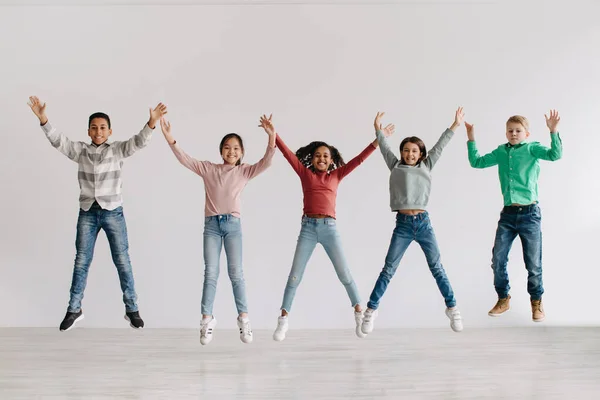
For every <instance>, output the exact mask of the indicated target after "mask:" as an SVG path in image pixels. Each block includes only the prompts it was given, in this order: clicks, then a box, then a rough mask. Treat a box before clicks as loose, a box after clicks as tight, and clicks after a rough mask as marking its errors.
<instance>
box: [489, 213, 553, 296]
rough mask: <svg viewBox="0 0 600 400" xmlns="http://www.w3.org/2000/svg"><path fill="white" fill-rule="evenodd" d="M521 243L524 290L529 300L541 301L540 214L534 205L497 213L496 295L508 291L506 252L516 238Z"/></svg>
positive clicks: (493, 257)
mask: <svg viewBox="0 0 600 400" xmlns="http://www.w3.org/2000/svg"><path fill="white" fill-rule="evenodd" d="M517 235H518V236H519V237H520V238H521V244H522V245H523V259H524V260H525V268H527V274H528V278H527V292H529V296H530V298H531V300H540V299H541V298H542V294H543V293H544V286H543V282H542V213H541V210H540V207H539V206H538V205H537V204H531V205H528V206H509V207H504V209H503V210H502V212H501V213H500V221H498V229H497V230H496V240H495V241H494V249H493V250H492V270H493V271H494V286H495V287H496V293H498V298H505V297H507V296H508V292H509V291H510V285H509V283H508V272H507V269H506V266H507V264H508V253H509V252H510V248H511V247H512V243H513V241H514V240H515V238H516V237H517Z"/></svg>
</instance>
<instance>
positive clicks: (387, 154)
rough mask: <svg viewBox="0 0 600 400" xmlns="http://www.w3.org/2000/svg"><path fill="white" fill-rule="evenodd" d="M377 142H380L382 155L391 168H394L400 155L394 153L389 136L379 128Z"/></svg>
mask: <svg viewBox="0 0 600 400" xmlns="http://www.w3.org/2000/svg"><path fill="white" fill-rule="evenodd" d="M377 142H378V143H379V150H380V151H381V155H382V156H383V159H384V160H385V163H386V165H387V166H388V168H389V169H390V171H391V170H392V169H394V167H395V166H396V164H398V161H399V160H398V157H396V155H395V154H394V151H393V150H392V149H391V148H390V145H389V143H388V140H387V138H386V137H385V135H384V134H383V132H381V131H380V130H377Z"/></svg>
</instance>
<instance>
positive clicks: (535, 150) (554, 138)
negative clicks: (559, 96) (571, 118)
mask: <svg viewBox="0 0 600 400" xmlns="http://www.w3.org/2000/svg"><path fill="white" fill-rule="evenodd" d="M544 117H546V125H547V126H548V129H550V148H548V147H546V146H542V145H541V144H540V143H537V142H535V143H532V144H531V146H530V149H531V154H532V155H533V156H534V157H536V158H539V159H541V160H546V161H556V160H560V159H561V157H562V140H561V139H560V135H559V133H558V123H559V122H560V116H559V115H558V111H556V110H550V117H548V116H547V115H544Z"/></svg>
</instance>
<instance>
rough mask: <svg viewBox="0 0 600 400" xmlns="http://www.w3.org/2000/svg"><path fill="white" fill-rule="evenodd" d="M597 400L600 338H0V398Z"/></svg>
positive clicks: (220, 333) (440, 333) (534, 331)
mask: <svg viewBox="0 0 600 400" xmlns="http://www.w3.org/2000/svg"><path fill="white" fill-rule="evenodd" d="M384 398H385V399H446V400H447V399H510V400H514V399H544V400H546V399H570V400H571V399H572V400H581V399H595V400H597V399H600V329H598V328H564V329H562V328H546V327H543V326H532V327H531V328H527V329H509V328H504V329H493V330H492V329H481V330H465V331H464V332H462V333H460V334H456V333H453V332H452V331H450V329H445V330H416V329H415V330H380V331H377V330H376V331H375V332H374V333H373V334H372V335H371V336H369V337H368V338H366V339H362V340H361V339H358V338H356V337H354V336H353V332H352V331H317V330H315V331H309V330H298V331H293V330H292V331H290V332H289V333H288V337H287V339H286V340H285V341H284V342H281V343H277V342H274V341H273V340H272V339H271V332H270V331H255V341H254V343H253V344H250V345H244V344H242V343H241V342H240V340H239V336H238V334H237V332H235V331H233V330H216V331H215V339H214V340H213V342H212V343H211V344H210V345H208V346H201V345H200V343H199V341H198V333H197V332H196V331H193V330H145V331H134V330H119V329H83V328H79V329H74V330H72V331H69V332H66V333H60V332H59V331H58V330H57V329H32V328H28V329H0V399H2V400H5V399H211V400H222V399H265V400H266V399H307V400H312V399H384Z"/></svg>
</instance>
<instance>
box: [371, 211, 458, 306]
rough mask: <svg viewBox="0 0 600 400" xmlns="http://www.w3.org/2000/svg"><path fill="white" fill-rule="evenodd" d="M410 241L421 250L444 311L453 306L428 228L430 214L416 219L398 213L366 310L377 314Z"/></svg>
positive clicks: (431, 229)
mask: <svg viewBox="0 0 600 400" xmlns="http://www.w3.org/2000/svg"><path fill="white" fill-rule="evenodd" d="M413 240H414V241H415V242H417V243H418V244H419V245H420V246H421V249H422V250H423V252H424V253H425V258H426V259H427V264H428V265H429V270H430V271H431V274H432V275H433V277H434V278H435V282H436V283H437V286H438V289H439V290H440V293H442V296H444V301H445V302H446V307H449V308H450V307H454V306H456V299H455V298H454V292H453V291H452V286H450V281H449V280H448V277H447V276H446V271H444V267H443V266H442V260H441V255H440V249H439V247H438V244H437V240H436V238H435V233H434V232H433V227H432V226H431V220H430V219H429V213H427V212H423V213H421V214H418V215H404V214H400V213H398V215H397V216H396V228H395V229H394V233H393V234H392V241H391V243H390V248H389V249H388V252H387V255H386V256H385V265H384V267H383V270H382V271H381V273H380V274H379V278H378V279H377V282H376V283H375V287H374V288H373V292H372V293H371V297H370V298H369V303H368V304H367V307H369V308H370V309H372V310H376V309H377V307H379V301H380V300H381V297H383V294H384V293H385V290H386V289H387V286H388V284H389V283H390V280H391V279H392V277H393V276H394V274H395V273H396V269H398V265H399V264H400V260H402V256H403V255H404V253H405V252H406V249H408V246H409V245H410V244H411V243H412V242H413Z"/></svg>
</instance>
